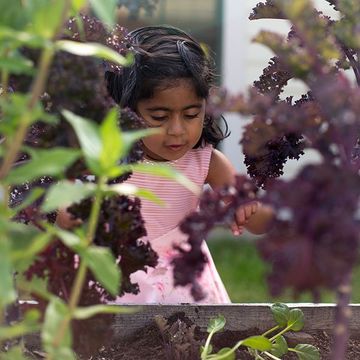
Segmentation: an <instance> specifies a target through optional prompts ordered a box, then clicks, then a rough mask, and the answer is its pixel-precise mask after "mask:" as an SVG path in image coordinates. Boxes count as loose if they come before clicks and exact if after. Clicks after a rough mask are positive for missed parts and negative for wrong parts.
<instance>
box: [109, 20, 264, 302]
mask: <svg viewBox="0 0 360 360" xmlns="http://www.w3.org/2000/svg"><path fill="white" fill-rule="evenodd" d="M128 39H129V47H130V49H131V50H132V51H133V53H134V59H135V60H134V63H133V64H132V65H131V66H130V67H126V68H124V69H123V70H122V72H120V73H118V74H115V73H113V72H107V73H106V80H107V84H108V90H109V92H110V94H111V96H112V97H113V99H114V100H115V101H116V102H117V103H118V104H119V105H120V106H121V107H122V108H126V107H129V108H130V109H132V110H133V111H135V112H136V113H137V114H138V115H139V116H141V117H142V118H143V119H144V120H145V122H146V123H147V124H148V126H149V127H154V128H158V129H160V132H159V133H157V134H156V135H152V136H149V137H146V138H144V139H143V140H142V146H143V150H144V152H145V159H144V162H146V163H159V162H162V163H166V164H168V165H170V166H173V167H174V168H175V169H176V170H178V171H179V172H182V173H183V174H185V175H186V176H187V177H188V178H189V179H190V180H192V181H193V182H194V183H196V184H197V185H198V186H199V187H202V186H203V185H204V184H209V185H210V186H211V187H212V188H218V187H221V186H223V185H225V184H232V183H233V182H234V176H235V170H234V168H233V166H232V165H231V164H230V162H229V160H228V159H227V158H226V157H225V156H224V155H223V154H222V153H221V152H219V151H218V150H216V149H215V148H214V147H215V146H216V145H217V144H218V142H219V141H220V140H222V139H224V137H226V134H224V133H223V132H222V131H221V129H220V127H219V126H218V125H217V123H216V122H215V121H214V119H213V118H212V117H211V116H209V115H207V114H206V100H207V98H208V95H209V91H210V88H211V87H212V84H213V77H214V74H213V70H212V66H211V63H210V60H209V58H208V57H207V55H206V54H205V53H204V51H203V49H202V48H201V46H200V44H199V43H198V42H197V41H195V40H194V39H193V38H192V37H191V36H189V35H188V34H186V33H185V32H183V31H181V30H179V29H176V28H173V27H169V26H151V27H143V28H140V29H137V30H134V31H133V32H131V33H130V34H129V36H128ZM127 181H128V182H129V183H131V184H134V185H137V186H139V187H142V188H146V189H150V190H152V191H153V192H154V193H155V194H156V195H157V196H158V197H159V198H161V199H162V200H163V201H164V202H165V204H166V206H165V207H162V206H159V205H157V204H154V203H152V202H150V201H147V200H142V215H143V218H144V220H145V227H146V230H147V241H149V242H150V243H151V246H152V247H153V249H154V250H155V251H157V253H158V254H159V264H158V266H157V267H156V268H154V269H152V268H150V269H149V270H148V272H147V273H145V272H143V271H138V272H136V273H134V274H133V275H132V277H131V280H132V281H133V282H136V283H138V284H139V287H140V292H139V294H137V295H132V294H126V295H124V296H123V297H121V298H118V301H117V303H168V304H169V303H188V302H194V300H193V298H192V296H191V294H190V291H189V288H186V287H176V288H175V287H174V286H173V278H172V276H173V274H172V267H171V265H170V262H171V259H172V257H173V256H174V254H175V251H174V250H173V245H174V244H175V243H176V244H180V243H183V242H185V241H186V237H185V235H184V234H183V233H182V232H181V231H180V230H179V228H178V225H179V223H180V222H181V220H182V219H183V218H184V217H185V216H186V215H188V214H189V213H191V212H193V211H195V210H196V209H197V206H198V197H197V196H196V195H195V194H194V193H191V192H190V191H189V190H187V189H186V188H184V187H183V186H181V185H179V184H177V183H176V182H173V181H170V180H167V179H163V178H159V177H155V176H150V175H144V174H140V173H134V174H133V175H132V176H131V178H130V179H129V180H127ZM269 216H270V212H269V210H268V209H267V208H265V207H263V206H261V205H260V204H259V203H257V202H253V203H252V204H249V205H247V206H244V207H242V208H240V209H238V211H237V212H236V216H235V219H234V223H233V225H232V226H231V228H232V231H233V233H234V234H236V235H238V234H240V233H241V231H242V228H243V227H244V226H245V227H246V228H247V229H248V230H250V231H252V232H254V233H262V232H264V231H265V230H266V225H267V222H268V219H269ZM203 251H204V253H205V254H206V256H207V258H208V262H207V266H206V268H205V271H204V272H203V274H202V277H201V279H200V284H201V285H202V286H203V289H205V291H206V292H207V297H206V298H205V299H204V300H203V301H202V302H203V303H213V304H215V303H229V302H230V299H229V297H228V294H227V292H226V290H225V288H224V285H223V284H222V282H221V279H220V277H219V275H218V273H217V271H216V268H215V266H214V262H213V260H212V258H211V255H210V253H209V250H208V247H207V245H206V243H205V242H204V244H203Z"/></svg>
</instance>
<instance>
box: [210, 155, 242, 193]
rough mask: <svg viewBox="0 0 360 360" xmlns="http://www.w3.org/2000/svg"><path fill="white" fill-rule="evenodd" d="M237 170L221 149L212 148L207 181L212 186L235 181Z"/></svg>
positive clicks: (215, 186)
mask: <svg viewBox="0 0 360 360" xmlns="http://www.w3.org/2000/svg"><path fill="white" fill-rule="evenodd" d="M235 175H236V170H235V168H234V166H233V165H232V164H231V162H230V160H229V159H228V158H227V157H226V156H225V155H224V154H223V153H222V152H221V151H219V150H217V149H212V150H211V154H210V162H209V171H208V174H207V177H206V183H208V184H209V185H210V186H211V187H212V188H217V187H221V186H224V185H230V184H233V183H234V179H235Z"/></svg>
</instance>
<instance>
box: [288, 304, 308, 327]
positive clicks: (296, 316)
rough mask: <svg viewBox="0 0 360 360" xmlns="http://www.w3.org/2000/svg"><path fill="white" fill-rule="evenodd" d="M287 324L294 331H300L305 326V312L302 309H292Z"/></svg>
mask: <svg viewBox="0 0 360 360" xmlns="http://www.w3.org/2000/svg"><path fill="white" fill-rule="evenodd" d="M287 326H288V327H290V329H291V330H293V331H300V330H301V329H302V328H303V327H304V313H303V312H302V311H301V310H300V309H291V310H290V314H289V320H288V323H287Z"/></svg>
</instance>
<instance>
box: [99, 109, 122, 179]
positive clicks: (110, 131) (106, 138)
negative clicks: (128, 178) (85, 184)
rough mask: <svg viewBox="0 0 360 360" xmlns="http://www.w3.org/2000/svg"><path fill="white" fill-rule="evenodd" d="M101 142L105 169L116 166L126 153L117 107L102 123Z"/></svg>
mask: <svg viewBox="0 0 360 360" xmlns="http://www.w3.org/2000/svg"><path fill="white" fill-rule="evenodd" d="M100 135H101V142H102V144H103V147H102V151H101V154H100V164H101V166H102V168H103V169H104V171H105V172H106V170H107V169H109V168H111V167H113V166H116V164H117V163H118V162H119V160H120V158H121V157H122V156H123V155H124V143H123V138H122V134H121V130H120V128H119V126H118V111H117V108H113V109H111V110H110V111H109V112H108V114H107V115H106V117H105V119H104V121H103V122H102V124H101V125H100Z"/></svg>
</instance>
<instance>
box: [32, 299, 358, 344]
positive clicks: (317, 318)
mask: <svg viewBox="0 0 360 360" xmlns="http://www.w3.org/2000/svg"><path fill="white" fill-rule="evenodd" d="M287 305H288V306H289V307H290V308H294V307H296V308H300V309H301V310H302V311H303V312H304V316H305V326H304V331H305V332H306V331H317V330H325V331H327V332H329V333H331V332H332V330H333V327H334V316H335V306H336V305H335V304H312V303H311V304H304V303H300V304H295V303H291V304H287ZM119 306H120V305H119ZM122 306H123V305H122ZM126 306H127V307H128V306H129V305H126ZM270 306H271V304H267V303H266V304H228V305H194V304H186V305H185V304H184V305H143V306H142V307H141V308H140V307H139V312H137V313H134V314H119V315H110V314H105V315H101V316H100V317H97V318H93V319H89V320H87V325H86V326H87V328H88V329H89V333H88V334H86V333H84V334H83V335H82V336H85V337H86V336H89V337H90V338H91V336H93V335H94V334H97V335H96V336H99V337H101V336H102V334H108V335H106V336H107V337H108V338H107V340H112V341H122V340H124V339H126V338H127V337H129V336H132V335H134V334H135V333H136V332H137V331H139V330H141V329H142V328H144V327H145V326H148V325H150V324H152V323H153V322H154V317H155V316H156V315H162V316H163V317H165V318H169V317H173V318H174V317H175V318H176V317H177V316H178V317H179V318H180V319H181V318H183V317H184V316H185V317H187V318H188V319H190V320H191V321H192V322H193V323H194V324H195V325H197V326H198V327H199V328H200V329H201V330H203V331H205V330H206V328H207V325H208V323H209V320H210V319H211V318H212V317H214V316H216V315H218V314H221V315H223V316H224V317H225V318H226V325H225V330H232V331H244V330H249V329H251V328H257V329H259V331H265V330H268V329H269V328H271V327H273V326H274V325H275V322H274V320H273V318H272V313H271V310H270ZM132 307H133V306H132ZM350 309H351V311H352V316H351V318H350V327H349V328H350V333H351V334H356V335H357V336H360V305H359V304H356V305H350ZM109 327H111V328H112V331H111V332H110V333H112V336H110V337H112V339H110V337H109V331H108V330H109ZM25 341H26V343H27V345H30V347H32V348H34V349H40V347H41V346H40V337H39V335H36V334H33V335H29V336H27V337H26V340H25ZM89 341H91V340H89ZM104 342H105V340H104Z"/></svg>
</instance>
